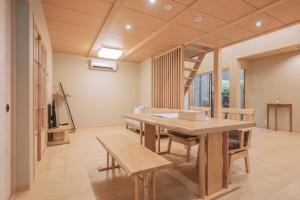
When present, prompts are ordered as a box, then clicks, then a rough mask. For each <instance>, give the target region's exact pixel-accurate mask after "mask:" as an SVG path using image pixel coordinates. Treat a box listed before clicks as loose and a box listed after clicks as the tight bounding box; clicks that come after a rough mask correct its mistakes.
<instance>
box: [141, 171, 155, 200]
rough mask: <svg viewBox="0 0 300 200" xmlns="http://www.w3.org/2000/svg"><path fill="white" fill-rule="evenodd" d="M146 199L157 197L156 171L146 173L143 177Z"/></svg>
mask: <svg viewBox="0 0 300 200" xmlns="http://www.w3.org/2000/svg"><path fill="white" fill-rule="evenodd" d="M143 185H144V200H154V199H155V181H154V173H149V174H145V175H144V177H143Z"/></svg>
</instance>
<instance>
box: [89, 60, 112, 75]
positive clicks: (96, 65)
mask: <svg viewBox="0 0 300 200" xmlns="http://www.w3.org/2000/svg"><path fill="white" fill-rule="evenodd" d="M117 67H118V63H117V62H115V61H109V60H96V59H92V60H91V61H90V69H93V70H105V71H113V72H115V71H117Z"/></svg>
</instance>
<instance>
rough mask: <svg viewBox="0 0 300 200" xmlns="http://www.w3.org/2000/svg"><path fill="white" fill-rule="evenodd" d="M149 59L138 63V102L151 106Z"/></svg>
mask: <svg viewBox="0 0 300 200" xmlns="http://www.w3.org/2000/svg"><path fill="white" fill-rule="evenodd" d="M151 73H152V71H151V59H148V60H145V61H144V62H142V63H140V74H139V75H140V90H139V96H140V97H139V104H140V105H143V106H148V107H150V106H151V95H152V94H151V93H152V92H151V88H152V80H151Z"/></svg>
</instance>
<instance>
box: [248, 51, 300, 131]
mask: <svg viewBox="0 0 300 200" xmlns="http://www.w3.org/2000/svg"><path fill="white" fill-rule="evenodd" d="M299 74H300V53H299V52H298V53H289V54H282V55H278V56H273V57H269V58H265V59H259V60H256V61H253V62H251V83H252V84H251V86H252V95H251V107H253V108H255V110H256V123H257V125H258V126H260V127H266V124H265V121H266V120H267V111H266V110H267V103H275V101H276V100H279V101H280V103H291V104H293V126H294V130H295V131H300V124H299V123H297V122H299V121H300V112H299V111H300V92H299V91H300V89H299V86H300V78H299ZM271 111H272V112H271V113H272V114H271V115H270V126H271V128H274V121H275V118H274V110H273V109H272V110H271ZM278 129H283V130H288V129H289V112H288V109H279V111H278Z"/></svg>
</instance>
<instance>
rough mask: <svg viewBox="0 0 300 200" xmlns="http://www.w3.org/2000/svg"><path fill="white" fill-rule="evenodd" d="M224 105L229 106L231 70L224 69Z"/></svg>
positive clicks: (224, 106)
mask: <svg viewBox="0 0 300 200" xmlns="http://www.w3.org/2000/svg"><path fill="white" fill-rule="evenodd" d="M222 105H223V108H229V70H223V71H222Z"/></svg>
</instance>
